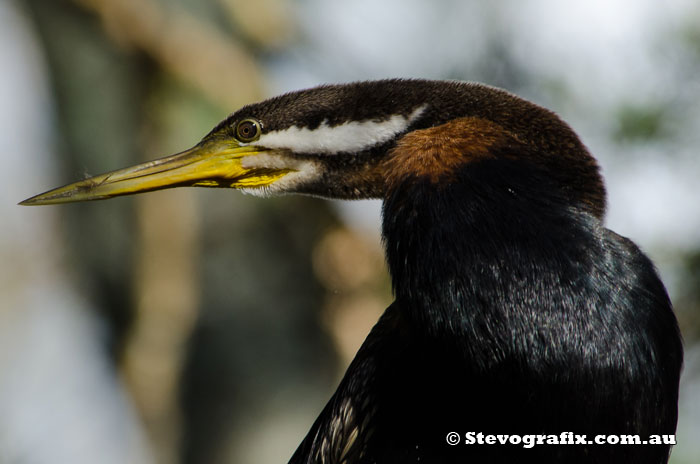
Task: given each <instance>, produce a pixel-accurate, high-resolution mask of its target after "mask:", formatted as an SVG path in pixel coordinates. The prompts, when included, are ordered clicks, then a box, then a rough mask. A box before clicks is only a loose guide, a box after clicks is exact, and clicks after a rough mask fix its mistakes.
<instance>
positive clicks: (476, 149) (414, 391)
mask: <svg viewBox="0 0 700 464" xmlns="http://www.w3.org/2000/svg"><path fill="white" fill-rule="evenodd" d="M177 186H205V187H232V188H237V189H241V190H244V191H246V192H248V193H251V194H254V195H262V196H267V195H275V194H284V193H300V194H309V195H316V196H321V197H326V198H342V199H360V198H382V199H383V200H384V206H383V212H382V233H383V239H384V245H385V248H386V258H387V261H388V264H389V269H390V272H391V277H392V283H393V288H394V293H395V297H396V299H395V301H394V303H393V304H392V305H391V306H389V308H387V310H386V312H385V313H384V315H383V316H382V317H381V318H380V320H379V322H378V323H377V324H376V326H375V327H374V328H373V329H372V331H371V333H370V334H369V336H368V337H367V340H366V341H365V343H364V344H363V346H362V348H361V349H360V351H359V352H358V353H357V356H356V357H355V359H354V361H353V362H352V364H351V365H350V367H349V368H348V370H347V373H346V374H345V377H344V378H343V380H342V381H341V383H340V386H339V387H338V390H337V391H336V393H335V394H334V395H333V397H332V398H331V399H330V401H329V403H328V405H327V406H326V407H325V409H324V410H323V412H322V413H321V415H320V416H319V418H318V419H317V420H316V422H315V423H314V424H313V426H312V428H311V431H310V432H309V433H308V435H307V437H306V438H305V439H304V441H303V442H302V443H301V445H300V446H299V448H298V449H297V451H296V453H295V454H294V456H293V457H292V459H291V462H292V463H347V464H350V463H379V464H382V463H416V462H423V463H466V462H478V463H482V462H483V463H485V462H489V463H491V462H539V463H554V462H557V463H560V462H561V463H564V462H566V463H582V462H586V463H615V464H619V463H664V462H667V460H668V456H669V450H670V446H669V445H647V446H644V445H616V446H615V445H598V444H588V443H587V444H576V445H558V446H555V445H544V444H538V445H536V446H534V447H532V448H531V449H528V448H525V447H523V446H522V444H520V445H514V444H507V445H486V444H484V445H478V444H474V445H467V444H464V441H465V438H466V437H465V434H466V433H468V432H483V433H486V434H490V433H493V434H521V435H525V434H556V435H559V434H561V433H563V432H573V433H575V434H587V436H588V437H589V439H592V438H593V437H594V436H595V435H598V434H638V435H639V436H640V437H641V439H642V440H645V439H647V437H649V436H650V435H652V434H673V433H675V428H676V418H677V400H678V382H679V375H680V369H681V364H682V347H681V341H680V336H679V331H678V327H677V323H676V319H675V317H674V315H673V312H672V308H671V303H670V302H669V299H668V296H667V294H666V291H665V289H664V286H663V284H662V283H661V281H660V280H659V278H658V276H657V274H656V272H655V270H654V267H653V265H652V263H651V262H650V261H649V259H648V258H647V257H646V256H645V255H644V254H643V253H642V252H641V251H640V250H639V249H638V248H637V247H636V246H635V245H634V244H633V243H632V242H631V241H630V240H628V239H626V238H624V237H621V236H619V235H617V234H615V233H614V232H612V231H610V230H608V229H606V228H605V226H604V225H603V217H604V213H605V207H606V205H605V202H606V200H605V189H604V185H603V181H602V178H601V176H600V174H599V168H598V165H597V163H596V161H595V160H594V158H593V157H592V156H591V155H590V154H589V152H588V151H587V150H586V148H585V147H584V145H583V144H582V143H581V141H580V140H579V138H578V137H577V136H576V134H575V133H574V132H573V131H572V129H571V128H570V127H569V126H568V125H567V124H566V123H564V122H563V121H562V120H561V119H559V118H558V117H557V116H556V115H555V114H553V113H552V112H550V111H548V110H546V109H544V108H541V107H539V106H537V105H534V104H532V103H530V102H527V101H525V100H523V99H520V98H518V97H516V96H514V95H512V94H510V93H507V92H505V91H502V90H499V89H495V88H492V87H487V86H483V85H479V84H473V83H463V82H440V81H424V80H383V81H374V82H359V83H352V84H347V85H327V86H321V87H317V88H312V89H309V90H302V91H299V92H293V93H289V94H286V95H282V96H279V97H275V98H272V99H269V100H266V101H263V102H261V103H257V104H253V105H249V106H245V107H243V108H241V109H240V110H238V111H236V112H235V113H233V114H232V115H230V116H229V117H228V118H226V119H225V120H224V121H222V122H221V123H220V124H219V125H217V126H216V127H215V128H214V129H213V130H212V131H211V132H210V133H209V134H208V135H206V136H205V137H204V138H203V139H202V141H201V142H199V143H198V144H197V145H196V146H195V147H194V148H192V149H190V150H187V151H185V152H182V153H180V154H177V155H174V156H170V157H166V158H162V159H159V160H156V161H152V162H149V163H145V164H141V165H138V166H135V167H131V168H127V169H123V170H119V171H114V172H111V173H108V174H104V175H100V176H96V177H93V178H90V179H87V180H83V181H80V182H76V183H74V184H70V185H67V186H65V187H61V188H58V189H55V190H52V191H49V192H47V193H44V194H42V195H38V196H36V197H33V198H31V199H29V200H26V201H25V202H23V204H29V205H32V204H34V205H38V204H53V203H65V202H72V201H83V200H95V199H102V198H109V197H113V196H117V195H125V194H131V193H138V192H144V191H149V190H156V189H163V188H169V187H177ZM448 432H457V433H458V434H459V435H458V441H459V442H460V443H459V444H458V445H453V446H451V445H449V444H448V443H446V435H447V433H448Z"/></svg>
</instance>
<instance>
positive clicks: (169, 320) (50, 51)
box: [0, 0, 700, 464]
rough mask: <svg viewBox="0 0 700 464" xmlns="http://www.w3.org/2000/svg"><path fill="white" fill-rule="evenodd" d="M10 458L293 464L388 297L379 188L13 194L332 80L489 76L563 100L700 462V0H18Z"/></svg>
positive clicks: (2, 403) (8, 345)
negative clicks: (299, 192) (645, 286)
mask: <svg viewBox="0 0 700 464" xmlns="http://www.w3.org/2000/svg"><path fill="white" fill-rule="evenodd" d="M0 63H2V68H3V69H2V72H0V124H1V125H2V130H0V153H1V155H0V156H1V157H2V158H1V159H2V162H3V164H2V169H1V170H0V185H1V186H2V189H3V195H2V198H3V201H2V202H0V215H1V217H2V219H0V224H1V226H0V258H1V261H0V463H31V464H33V463H74V464H81V463H96V462H99V463H115V464H116V463H127V462H128V463H137V464H140V463H143V464H151V463H154V464H155V463H158V464H161V463H162V464H169V463H188V464H189V463H240V462H254V463H262V464H266V463H279V462H286V461H287V460H288V459H289V457H290V456H291V454H292V453H293V451H294V450H295V448H296V446H297V445H298V443H299V442H300V441H301V439H302V438H303V437H304V435H305V434H306V432H307V430H308V429H309V428H310V426H311V424H312V422H313V420H314V419H315V417H316V416H317V414H318V413H319V412H320V411H321V408H322V407H323V405H324V404H325V402H326V401H327V400H328V398H329V397H330V395H331V394H332V392H333V391H334V389H335V386H336V385H337V382H338V380H339V378H340V376H341V375H342V373H343V372H344V370H345V368H346V366H347V365H348V363H349V361H350V359H352V357H353V355H354V353H355V351H356V350H357V348H358V347H359V344H360V343H361V342H362V340H363V339H364V337H365V335H366V334H367V332H368V330H369V328H370V327H371V326H372V325H373V324H374V322H375V321H376V319H377V317H378V315H379V314H380V313H381V312H382V311H383V309H384V308H385V307H386V306H387V305H388V303H389V302H390V301H391V293H390V288H389V281H388V277H387V274H386V269H385V267H384V261H383V255H382V250H381V246H380V243H379V204H378V202H346V203H340V202H330V201H324V200H319V199H313V198H301V197H286V198H277V199H265V200H261V199H257V198H253V197H245V196H243V195H241V194H240V193H237V192H235V191H227V190H218V191H216V190H206V189H177V190H169V191H165V192H155V193H150V194H148V195H144V196H138V197H132V198H129V197H127V198H118V199H114V200H111V201H108V202H100V203H87V204H73V205H66V206H59V207H51V208H45V207H41V208H38V207H37V208H24V207H18V206H16V203H17V202H18V201H20V200H23V199H25V198H27V197H29V196H31V195H34V194H36V193H39V192H42V191H44V190H47V189H48V188H50V187H55V186H57V185H59V184H63V183H67V182H69V181H74V180H76V179H79V178H81V177H83V176H85V175H87V174H97V173H100V172H103V171H107V170H112V169H117V168H120V167H124V166H126V165H129V164H133V163H136V162H141V161H144V160H147V159H152V158H155V157H158V156H162V155H166V154H170V153H174V152H177V151H180V150H182V149H185V148H188V147H190V146H192V145H194V144H195V143H196V142H197V141H198V140H199V139H200V138H201V137H202V136H203V135H204V134H206V133H207V132H208V131H209V129H210V128H211V127H212V126H214V125H215V124H216V123H217V122H218V121H219V120H221V119H223V118H224V117H225V116H226V115H227V114H228V113H230V112H232V111H233V110H235V109H236V108H238V107H239V106H241V105H243V104H245V103H249V102H252V101H256V100H259V99H262V98H264V97H267V96H271V95H274V94H278V93H281V92H284V91H289V90H294V89H299V88H303V87H309V86H314V85H317V84H319V83H329V82H346V81H352V80H360V79H374V78H384V77H425V78H441V79H442V78H447V79H463V80H476V81H482V82H486V83H488V84H491V85H496V86H500V87H504V88H506V89H508V90H510V91H512V92H515V93H518V94H520V95H521V96H524V97H525V98H528V99H530V100H533V101H535V102H537V103H539V104H541V105H544V106H546V107H549V108H551V109H553V110H555V111H556V112H558V113H559V114H560V115H562V117H563V118H564V119H565V120H567V121H568V122H569V123H570V124H571V125H572V126H573V127H574V128H575V129H576V130H577V131H578V132H579V134H580V135H581V137H582V139H583V140H584V142H585V143H586V144H587V145H588V147H589V148H590V149H591V151H592V152H593V153H594V154H595V155H596V156H597V157H598V159H599V160H600V162H601V165H602V168H603V172H604V175H605V177H606V179H607V183H608V189H609V203H610V209H609V215H608V225H609V227H610V228H612V229H613V230H615V231H617V232H618V233H621V234H623V235H626V236H629V237H631V238H632V239H633V240H635V241H636V242H637V243H639V244H640V245H641V246H642V248H643V249H644V250H646V251H647V252H648V253H649V254H650V255H651V257H652V258H653V259H654V261H655V262H656V263H657V265H658V267H659V269H660V272H661V274H662V275H663V279H664V281H665V282H666V284H667V286H668V289H669V291H670V293H671V296H672V299H673V301H674V304H675V307H676V310H677V314H678V318H679V320H680V324H681V328H682V331H683V333H684V337H685V344H686V365H685V370H684V376H683V383H682V388H681V406H680V420H679V425H678V435H677V438H678V446H677V447H676V448H675V449H674V452H673V455H672V462H673V463H674V464H683V463H695V462H698V460H699V459H700V440H698V438H700V348H699V345H698V338H699V336H700V181H699V180H698V179H700V156H699V154H698V152H697V150H698V147H700V79H698V75H699V74H700V4H698V3H697V1H694V0H685V1H683V0H672V1H668V2H664V4H663V7H661V5H660V4H659V3H658V2H655V1H653V0H634V1H632V0H626V1H616V2H609V1H603V0H592V1H591V0H589V1H587V2H557V1H554V0H551V1H545V0H536V1H530V2H517V1H504V2H478V1H458V0H444V1H434V0H388V1H381V0H372V1H369V0H360V1H355V2H347V1H340V0H332V1H328V0H325V1H322V0H257V1H250V0H208V1H201V0H197V1H195V0H177V1H175V0H169V1H166V0H23V1H15V0H0Z"/></svg>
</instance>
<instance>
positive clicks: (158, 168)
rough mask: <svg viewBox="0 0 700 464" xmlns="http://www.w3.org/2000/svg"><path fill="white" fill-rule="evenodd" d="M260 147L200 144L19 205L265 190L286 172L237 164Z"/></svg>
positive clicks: (32, 198)
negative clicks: (166, 192)
mask: <svg viewBox="0 0 700 464" xmlns="http://www.w3.org/2000/svg"><path fill="white" fill-rule="evenodd" d="M261 152H262V150H261V149H260V148H259V147H253V146H243V147H241V146H239V145H238V144H237V143H235V142H227V141H221V140H213V141H212V140H209V141H203V142H200V143H199V144H197V145H196V146H194V147H193V148H190V149H189V150H187V151H183V152H182V153H178V154H176V155H172V156H167V157H165V158H160V159H157V160H154V161H149V162H147V163H143V164H139V165H136V166H132V167H129V168H125V169H120V170H118V171H112V172H108V173H106V174H102V175H99V176H95V177H90V178H88V179H85V180H81V181H79V182H75V183H72V184H69V185H65V186H63V187H59V188H57V189H53V190H49V191H48V192H45V193H42V194H40V195H36V196H34V197H31V198H29V199H27V200H24V201H23V202H21V203H20V205H53V204H58V203H70V202H74V201H88V200H104V199H106V198H112V197H116V196H119V195H130V194H133V193H140V192H149V191H152V190H160V189H166V188H172V187H185V186H199V187H229V188H255V187H264V186H266V185H269V184H271V183H273V182H275V181H276V180H278V179H280V178H281V177H284V176H285V175H286V174H287V173H289V172H290V171H291V170H290V169H286V170H285V169H264V168H263V169H261V168H245V167H243V166H242V160H243V158H245V157H248V156H255V155H257V154H259V153H261Z"/></svg>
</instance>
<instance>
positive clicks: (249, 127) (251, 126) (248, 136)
mask: <svg viewBox="0 0 700 464" xmlns="http://www.w3.org/2000/svg"><path fill="white" fill-rule="evenodd" d="M260 131H261V129H260V123H259V122H258V121H256V120H255V119H244V120H242V121H241V122H239V123H238V125H237V126H236V138H237V139H238V140H240V141H241V142H252V141H254V140H257V139H258V137H260Z"/></svg>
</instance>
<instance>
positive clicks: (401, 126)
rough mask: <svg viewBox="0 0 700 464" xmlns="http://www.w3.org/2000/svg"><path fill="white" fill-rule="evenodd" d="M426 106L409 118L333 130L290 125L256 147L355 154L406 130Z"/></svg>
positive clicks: (354, 123)
mask: <svg viewBox="0 0 700 464" xmlns="http://www.w3.org/2000/svg"><path fill="white" fill-rule="evenodd" d="M426 106H427V105H421V106H419V107H418V108H416V109H415V110H413V112H412V113H411V114H410V115H408V116H403V115H394V116H391V117H389V118H388V119H385V120H383V121H372V120H366V121H350V122H346V123H344V124H340V125H337V126H332V127H331V126H329V125H328V123H327V122H326V121H323V122H322V123H321V124H320V125H319V126H318V127H317V128H315V129H313V130H312V129H308V128H306V127H297V126H291V127H289V128H287V129H283V130H278V131H272V132H268V133H267V134H263V135H261V136H260V138H259V139H258V140H257V141H255V145H258V146H263V147H266V148H286V149H289V150H291V151H293V152H296V153H329V154H336V153H357V152H360V151H363V150H365V149H368V148H371V147H374V146H376V145H380V144H382V143H384V142H387V141H389V140H391V139H392V138H394V137H395V136H396V135H397V134H399V133H401V132H403V131H405V130H406V129H407V128H408V126H409V125H411V123H412V122H413V121H415V120H416V119H418V117H419V116H420V115H421V113H423V111H424V110H425V108H426Z"/></svg>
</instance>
